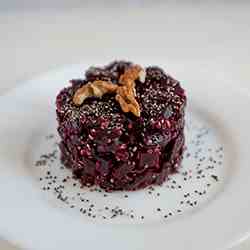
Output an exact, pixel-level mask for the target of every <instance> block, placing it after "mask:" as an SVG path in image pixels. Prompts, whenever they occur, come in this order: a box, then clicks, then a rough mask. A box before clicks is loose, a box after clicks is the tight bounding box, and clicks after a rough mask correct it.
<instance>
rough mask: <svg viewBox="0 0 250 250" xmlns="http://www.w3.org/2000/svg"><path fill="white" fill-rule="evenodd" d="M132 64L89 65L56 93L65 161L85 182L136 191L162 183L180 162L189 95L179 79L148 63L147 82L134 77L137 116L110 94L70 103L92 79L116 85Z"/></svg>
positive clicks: (75, 174) (112, 188)
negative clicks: (81, 75)
mask: <svg viewBox="0 0 250 250" xmlns="http://www.w3.org/2000/svg"><path fill="white" fill-rule="evenodd" d="M130 65H132V64H131V63H130V62H124V61H119V62H113V63H111V64H109V65H107V66H105V67H103V68H99V67H98V68H97V67H91V68H90V69H89V70H88V71H87V72H86V74H85V79H84V80H81V79H79V80H71V86H70V87H68V88H65V89H63V90H62V91H61V92H60V93H59V95H58V96H57V100H56V106H57V120H58V124H59V125H58V132H59V135H60V137H61V142H60V150H61V160H62V162H63V164H64V165H65V166H67V167H68V168H70V169H72V171H73V174H74V176H75V178H77V179H79V181H80V182H81V183H82V185H87V186H91V185H94V184H96V185H99V186H100V187H102V188H104V189H105V190H106V191H114V190H136V189H139V188H144V187H147V186H149V185H151V184H162V183H163V182H164V181H165V179H166V177H167V176H168V175H170V174H172V173H174V172H176V171H177V169H178V167H179V166H180V162H181V159H182V154H183V147H184V132H183V130H184V110H185V106H186V96H185V92H184V90H183V89H182V88H181V86H180V84H179V82H178V81H177V80H175V79H173V78H172V77H171V76H169V75H167V74H165V72H164V71H163V70H162V69H160V68H158V67H148V68H146V80H145V82H144V83H141V82H140V81H136V93H137V97H136V98H137V101H138V103H139V105H140V109H141V116H140V117H139V118H138V117H136V116H134V115H133V114H131V113H124V112H122V110H121V108H120V106H119V103H117V101H116V100H115V98H114V96H113V95H110V94H106V95H104V96H103V97H102V98H101V99H98V98H88V99H87V100H85V102H84V104H83V105H82V106H80V107H77V106H76V105H75V104H74V103H73V101H72V99H73V95H74V93H75V91H76V90H77V89H78V88H80V87H81V86H83V85H84V84H86V83H87V82H88V81H94V80H108V81H112V82H113V83H115V84H117V83H118V79H119V76H120V75H121V74H123V73H124V70H125V69H127V68H128V67H129V66H130Z"/></svg>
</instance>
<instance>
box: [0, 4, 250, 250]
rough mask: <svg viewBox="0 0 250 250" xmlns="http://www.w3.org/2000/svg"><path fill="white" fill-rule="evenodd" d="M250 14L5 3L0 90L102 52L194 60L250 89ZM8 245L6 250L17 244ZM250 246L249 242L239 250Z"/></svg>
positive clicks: (240, 7) (248, 9)
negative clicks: (222, 72)
mask: <svg viewBox="0 0 250 250" xmlns="http://www.w3.org/2000/svg"><path fill="white" fill-rule="evenodd" d="M207 2H208V1H207ZM21 3H22V4H21ZM249 13H250V4H248V3H247V1H245V3H244V1H242V2H239V1H238V2H237V3H236V1H235V3H230V1H225V2H224V3H223V2H222V3H220V4H218V3H212V2H211V1H210V3H206V2H205V1H204V3H202V1H189V3H187V2H186V3H185V4H184V3H181V2H180V1H178V3H168V4H166V3H164V1H149V0H148V1H139V0H137V1H120V0H119V1H109V2H108V3H105V4H104V3H99V4H97V2H94V3H93V2H91V1H77V0H74V1H58V0H56V1H53V5H51V4H50V1H49V0H44V1H31V0H26V1H15V0H11V1H0V65H1V74H0V93H1V94H2V93H4V92H5V91H7V90H8V89H10V88H13V87H15V86H16V85H18V84H19V83H20V82H21V81H22V80H23V79H27V78H29V77H32V76H33V75H35V74H37V73H40V72H43V71H46V70H48V69H50V68H52V67H55V66H59V65H64V64H71V63H78V62H81V61H83V60H85V61H86V60H87V59H88V58H91V61H93V60H95V59H96V62H97V63H98V58H100V57H101V58H102V59H106V60H107V62H108V61H110V60H112V59H115V58H118V59H120V58H124V59H131V60H133V61H136V59H137V58H143V59H148V62H149V63H150V64H157V60H163V59H168V61H171V60H175V61H176V60H179V61H180V62H181V61H182V60H185V61H187V60H190V61H192V63H194V65H197V67H208V66H209V68H210V69H213V70H214V71H216V69H221V68H223V69H224V71H225V72H226V73H227V74H228V75H229V77H230V78H231V79H232V80H233V81H235V83H236V84H239V85H242V86H245V87H248V88H250V87H249V86H250V85H249V81H250V56H249V55H250V15H249ZM194 74H195V68H194ZM211 74H213V71H211ZM6 244H7V243H5V242H2V243H0V250H2V249H3V250H14V249H16V248H12V247H11V246H8V245H6ZM249 248H250V240H249V242H246V243H244V244H243V245H242V246H241V247H237V248H234V250H246V249H249Z"/></svg>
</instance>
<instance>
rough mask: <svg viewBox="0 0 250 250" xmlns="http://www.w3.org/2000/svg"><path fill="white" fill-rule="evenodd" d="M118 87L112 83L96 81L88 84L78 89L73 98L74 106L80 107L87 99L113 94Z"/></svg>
mask: <svg viewBox="0 0 250 250" xmlns="http://www.w3.org/2000/svg"><path fill="white" fill-rule="evenodd" d="M117 88H118V85H115V84H113V83H112V82H106V81H101V80H96V81H94V82H92V83H91V82H89V83H87V84H86V85H84V86H82V87H81V88H79V89H78V90H77V91H76V93H75V94H74V97H73V102H74V104H76V105H78V106H79V105H81V104H83V102H84V101H85V100H86V99H87V98H88V97H93V96H95V97H99V98H101V97H102V96H103V95H104V94H106V93H115V92H116V90H117Z"/></svg>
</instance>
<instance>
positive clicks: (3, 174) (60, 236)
mask: <svg viewBox="0 0 250 250" xmlns="http://www.w3.org/2000/svg"><path fill="white" fill-rule="evenodd" d="M161 65H162V66H163V67H164V68H166V69H169V68H170V69H171V70H172V71H171V73H172V74H173V75H174V76H175V77H176V78H177V79H179V80H181V81H182V85H183V87H184V88H185V89H186V90H187V94H188V100H189V103H188V108H187V116H186V117H187V118H186V120H187V122H186V138H187V142H186V144H187V151H186V152H185V158H184V160H183V164H182V168H181V170H180V173H178V174H176V175H174V176H172V177H171V178H170V180H169V181H168V182H166V183H165V184H164V185H163V186H162V187H153V188H149V189H146V190H141V191H137V192H130V193H128V192H116V193H111V194H107V193H105V192H103V191H102V190H99V189H98V188H97V189H93V188H80V186H79V184H78V183H77V182H75V181H74V180H72V179H70V178H69V179H67V176H70V172H69V171H68V170H66V169H64V168H63V167H62V166H61V164H60V161H59V159H58V158H59V155H58V150H57V142H58V137H57V134H56V118H55V105H54V102H55V96H56V94H57V93H58V91H59V90H60V89H61V88H62V87H64V86H66V85H67V82H68V80H69V79H72V78H79V77H81V76H82V75H83V73H82V72H83V71H84V69H85V68H86V67H87V66H88V65H86V64H80V65H73V66H69V67H64V68H62V69H59V70H54V71H51V72H49V73H46V74H43V75H41V76H39V77H36V78H34V79H33V80H30V81H27V82H26V84H25V85H23V86H22V87H20V88H18V89H15V90H13V91H11V92H9V93H8V94H7V95H5V96H3V97H2V98H1V99H0V114H1V120H0V139H1V144H0V197H1V207H0V211H1V213H0V234H1V236H3V237H5V238H6V239H8V240H11V241H13V242H15V243H17V244H19V245H20V246H22V247H25V248H28V249H33V250H36V249H37V250H40V249H41V250H44V249H53V250H57V249H60V250H68V249H74V250H78V249H93V250H97V249H98V250H99V249H110V250H116V249H120V250H127V249H136V250H152V249H158V250H160V249H166V248H169V249H172V250H186V249H192V250H200V249H202V250H211V249H226V248H228V247H230V246H233V245H236V244H238V243H239V242H241V241H242V240H244V239H245V238H246V237H248V235H249V232H250V223H249V211H250V196H249V195H248V190H249V188H250V182H249V176H250V168H249V160H250V154H249V145H250V133H249V127H250V116H249V115H248V107H250V97H249V95H248V93H247V92H245V91H243V90H238V89H236V88H235V87H234V86H233V85H230V84H228V82H227V81H226V79H225V78H223V77H220V76H219V75H218V74H217V75H215V74H211V72H209V71H204V70H203V71H201V70H197V69H196V71H195V72H192V70H190V68H188V66H185V67H184V66H183V65H182V64H173V63H172V64H170V63H169V64H166V63H165V64H164V63H161ZM65 178H66V179H67V180H66V181H65V180H64V179H65ZM60 186H64V188H62V187H60Z"/></svg>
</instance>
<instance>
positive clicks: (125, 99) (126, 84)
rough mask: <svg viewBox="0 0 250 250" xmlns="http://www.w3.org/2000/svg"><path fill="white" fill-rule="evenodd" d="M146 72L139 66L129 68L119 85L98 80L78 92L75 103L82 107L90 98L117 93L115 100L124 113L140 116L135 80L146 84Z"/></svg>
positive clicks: (121, 77)
mask: <svg viewBox="0 0 250 250" xmlns="http://www.w3.org/2000/svg"><path fill="white" fill-rule="evenodd" d="M145 78H146V72H145V70H143V69H142V68H141V67H140V66H139V65H134V66H132V67H130V68H128V69H127V70H126V71H125V72H124V74H122V75H121V76H120V78H119V85H115V84H113V83H112V82H108V81H101V80H96V81H94V82H89V83H87V84H86V85H84V86H83V87H81V88H80V89H78V90H77V91H76V93H75V94H74V97H73V102H74V103H75V104H76V105H81V104H82V103H83V102H84V101H85V99H87V98H88V97H93V96H95V97H99V98H101V97H102V96H103V95H104V94H106V93H116V96H115V99H116V100H117V101H118V102H119V104H120V106H121V109H122V111H123V112H125V113H128V112H131V113H133V114H134V115H135V116H137V117H139V116H140V106H139V104H138V102H137V101H136V99H135V97H136V91H135V80H137V79H138V80H140V81H141V82H144V81H145Z"/></svg>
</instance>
